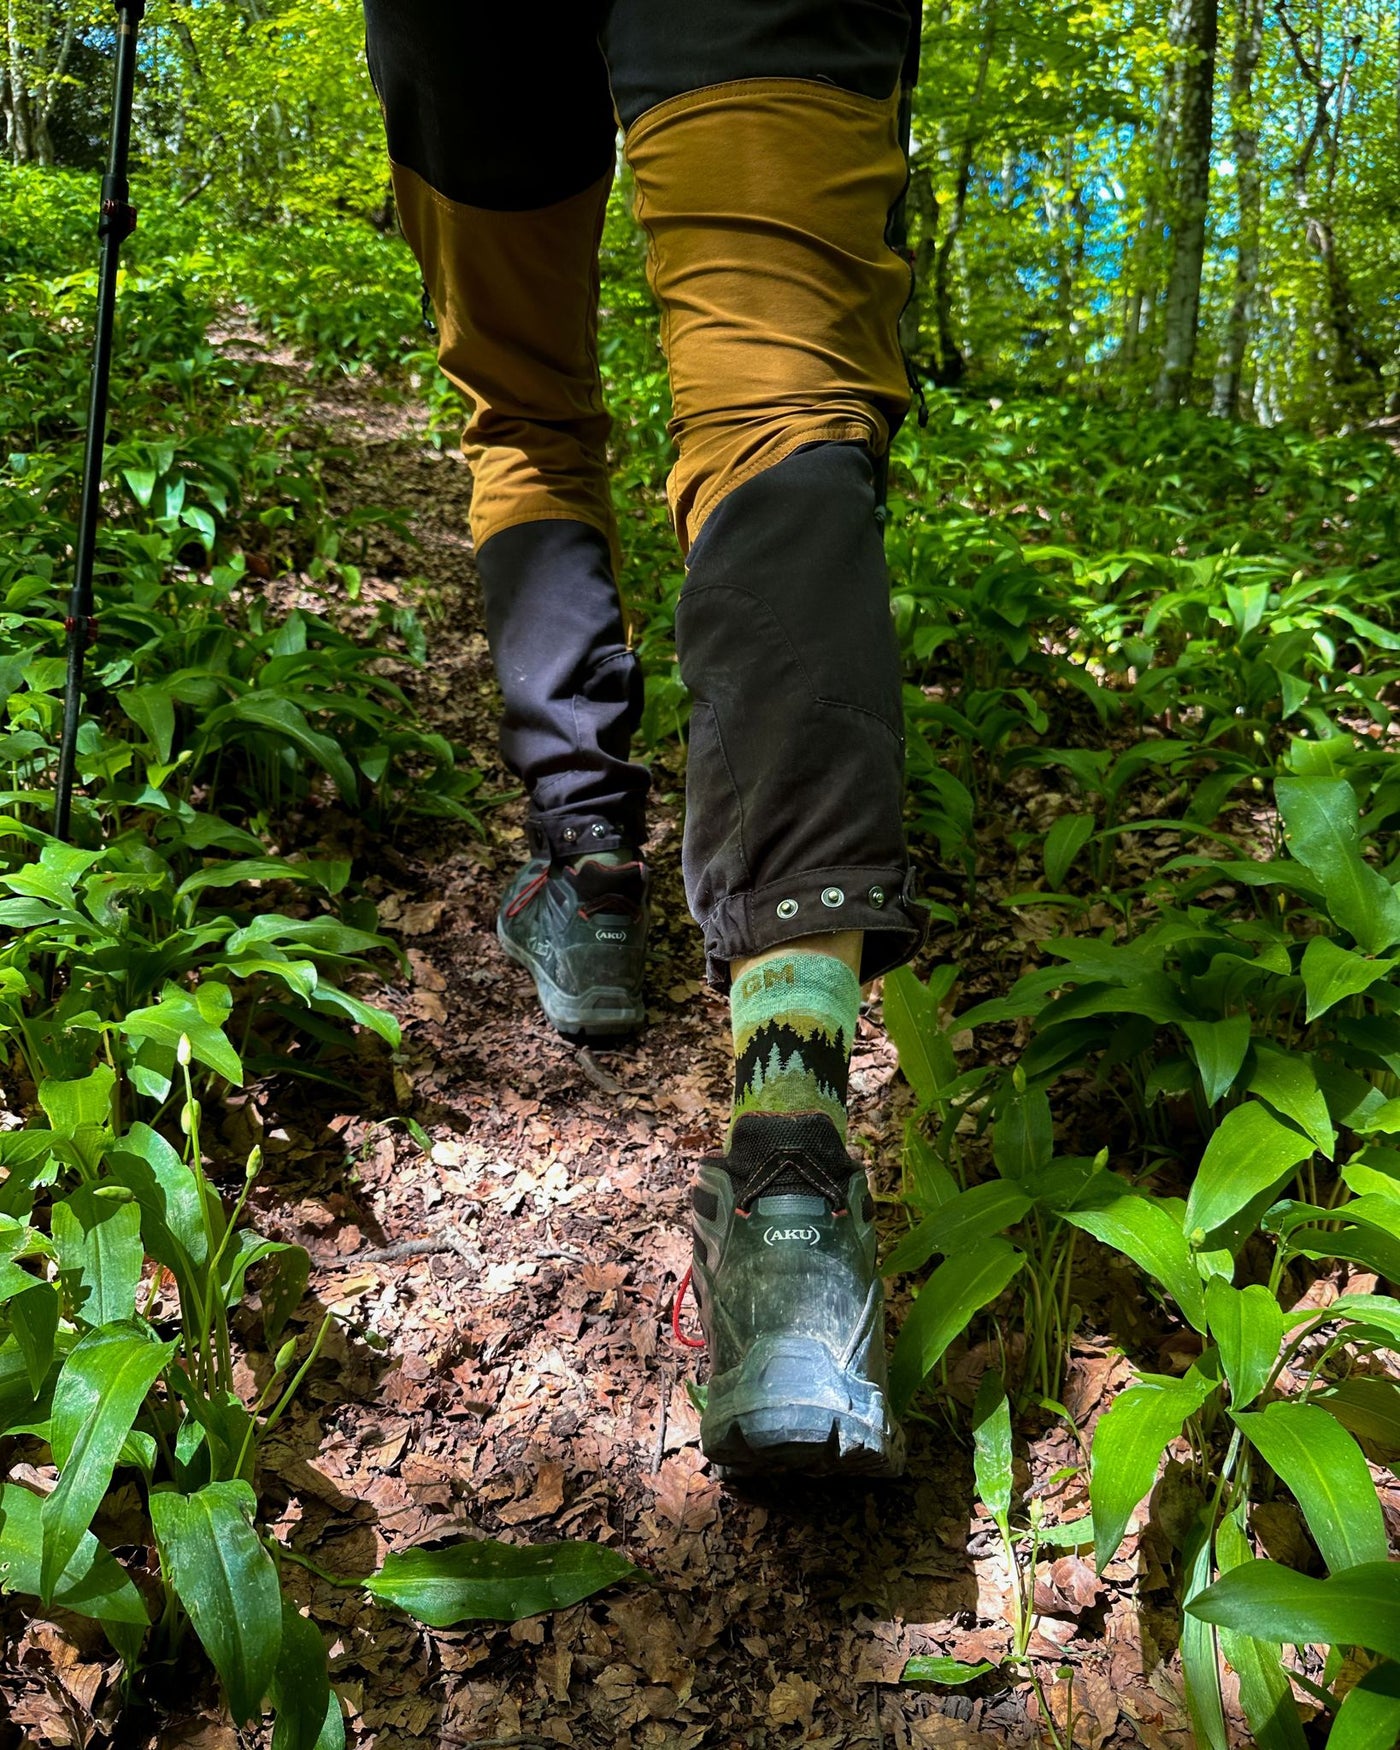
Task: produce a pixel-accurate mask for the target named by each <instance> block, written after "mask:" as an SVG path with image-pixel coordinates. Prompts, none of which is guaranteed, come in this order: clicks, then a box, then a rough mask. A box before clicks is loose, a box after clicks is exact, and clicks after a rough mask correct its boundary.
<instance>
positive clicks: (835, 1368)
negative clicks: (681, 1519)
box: [700, 1336, 904, 1478]
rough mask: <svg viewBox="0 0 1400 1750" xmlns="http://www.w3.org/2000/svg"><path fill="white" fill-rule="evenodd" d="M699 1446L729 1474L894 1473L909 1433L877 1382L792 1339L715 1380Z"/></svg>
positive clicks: (810, 1342) (814, 1345)
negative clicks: (895, 1418)
mask: <svg viewBox="0 0 1400 1750" xmlns="http://www.w3.org/2000/svg"><path fill="white" fill-rule="evenodd" d="M700 1450H701V1451H702V1452H703V1453H704V1454H705V1456H706V1458H708V1459H709V1460H710V1462H711V1463H712V1464H714V1465H717V1466H718V1467H720V1470H721V1472H722V1474H723V1475H724V1476H725V1477H736V1478H737V1477H757V1476H773V1475H781V1474H788V1475H801V1476H815V1477H845V1476H850V1477H897V1476H900V1475H902V1474H903V1471H904V1438H903V1435H902V1434H901V1432H900V1430H899V1429H898V1428H897V1427H896V1425H895V1423H894V1421H893V1419H892V1418H891V1416H890V1413H889V1406H888V1403H887V1401H886V1398H885V1393H884V1391H883V1390H882V1388H881V1387H880V1385H878V1384H877V1383H876V1382H875V1381H874V1380H872V1379H867V1378H866V1377H865V1376H864V1375H863V1374H861V1373H859V1372H857V1371H855V1370H854V1369H850V1368H842V1367H841V1366H839V1364H838V1363H837V1361H836V1359H835V1357H834V1356H833V1355H832V1353H831V1351H830V1350H829V1349H828V1348H827V1346H826V1345H825V1344H824V1343H822V1342H819V1341H818V1340H817V1339H816V1338H811V1337H796V1336H789V1337H783V1338H779V1339H777V1340H776V1341H774V1342H772V1343H770V1344H768V1345H766V1346H765V1348H764V1351H763V1353H762V1354H761V1355H759V1354H758V1352H754V1353H752V1354H750V1355H749V1357H748V1358H747V1359H746V1361H745V1363H744V1364H743V1366H741V1367H737V1368H735V1369H733V1371H732V1372H730V1373H728V1374H723V1375H721V1376H720V1377H719V1378H717V1379H714V1380H712V1381H711V1382H710V1388H709V1394H708V1397H707V1400H706V1407H705V1413H704V1415H703V1417H702V1418H701V1421H700Z"/></svg>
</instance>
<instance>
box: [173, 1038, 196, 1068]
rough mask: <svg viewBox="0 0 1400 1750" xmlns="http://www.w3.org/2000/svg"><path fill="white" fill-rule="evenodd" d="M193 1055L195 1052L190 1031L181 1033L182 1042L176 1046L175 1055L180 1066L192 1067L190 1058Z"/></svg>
mask: <svg viewBox="0 0 1400 1750" xmlns="http://www.w3.org/2000/svg"><path fill="white" fill-rule="evenodd" d="M193 1056H194V1052H193V1051H192V1050H191V1048H190V1036H189V1034H188V1033H182V1034H181V1035H180V1043H179V1044H178V1045H177V1046H176V1047H175V1057H176V1060H177V1061H178V1063H179V1065H180V1068H181V1069H188V1068H189V1067H190V1059H191V1058H192V1057H193Z"/></svg>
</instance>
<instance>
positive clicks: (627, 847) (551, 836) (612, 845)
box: [525, 807, 646, 862]
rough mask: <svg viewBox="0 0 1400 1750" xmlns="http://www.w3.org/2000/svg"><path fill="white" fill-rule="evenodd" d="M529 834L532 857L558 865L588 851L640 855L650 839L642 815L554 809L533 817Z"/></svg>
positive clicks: (526, 825) (526, 824)
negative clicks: (562, 859) (566, 859)
mask: <svg viewBox="0 0 1400 1750" xmlns="http://www.w3.org/2000/svg"><path fill="white" fill-rule="evenodd" d="M525 830H526V833H527V835H528V838H529V844H530V854H531V856H534V857H548V858H550V859H551V861H555V862H557V861H559V860H560V859H561V858H564V857H578V856H582V855H583V854H584V852H586V851H636V852H640V851H641V848H642V841H643V840H644V839H645V838H646V821H645V820H644V819H643V817H642V815H641V813H640V812H637V813H633V814H628V815H626V816H619V815H605V814H601V813H599V812H598V811H597V810H589V809H586V808H585V809H579V808H577V807H575V808H552V809H549V810H547V811H546V812H544V813H542V814H531V815H530V817H529V819H528V820H527V821H526V823H525Z"/></svg>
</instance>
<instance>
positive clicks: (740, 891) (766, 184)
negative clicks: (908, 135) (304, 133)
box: [365, 0, 919, 984]
mask: <svg viewBox="0 0 1400 1750" xmlns="http://www.w3.org/2000/svg"><path fill="white" fill-rule="evenodd" d="M365 11H366V19H367V25H368V42H369V58H370V68H371V72H372V74H373V77H374V81H375V86H376V89H377V90H378V92H379V96H380V99H381V102H382V104H383V106H384V112H385V123H386V129H387V132H388V139H389V151H390V157H391V160H392V163H393V174H394V185H395V191H396V195H397V199H398V204H399V210H400V213H401V215H402V219H403V225H404V230H405V232H406V234H407V236H408V238H409V241H410V243H411V245H412V247H413V249H414V253H415V254H416V256H417V258H418V261H419V263H420V265H421V267H422V270H423V276H424V281H425V284H426V286H427V289H428V292H429V295H430V297H431V299H432V302H433V306H434V309H435V311H436V315H437V322H438V328H439V333H440V344H439V356H440V360H441V363H442V366H443V369H444V371H445V372H446V373H447V375H448V376H449V377H450V378H451V379H452V380H453V381H454V382H455V383H456V384H457V385H458V386H459V387H460V388H461V390H462V391H463V393H464V395H465V396H466V397H467V399H468V401H469V402H470V404H471V408H472V412H471V417H470V420H469V423H468V425H467V428H466V433H465V436H464V441H463V447H464V450H465V452H466V455H467V458H468V460H469V462H470V463H471V467H472V471H473V476H474V482H475V484H474V489H473V500H472V533H473V537H474V541H475V545H476V549H477V556H478V564H479V567H480V571H481V575H482V580H483V587H484V591H485V595H486V608H487V629H488V635H489V637H490V641H491V645H492V652H493V657H494V660H495V663H496V669H497V674H498V677H499V679H500V682H501V686H502V691H503V694H504V696H505V718H504V721H503V727H502V747H503V751H504V754H505V757H506V760H507V763H508V764H509V765H510V766H511V767H512V769H513V770H515V771H516V772H517V773H518V774H519V775H520V776H521V777H522V778H523V779H524V781H525V783H526V785H527V787H528V788H529V791H530V795H531V802H532V817H531V818H532V829H533V832H534V835H535V839H536V843H537V844H538V845H539V846H541V847H544V846H548V848H549V850H550V852H551V853H552V854H555V855H563V854H568V852H570V851H572V850H575V849H579V848H581V847H582V845H583V844H584V843H587V844H590V845H595V846H598V847H600V848H608V847H612V846H616V845H618V844H621V843H630V844H633V845H636V844H639V843H640V840H641V837H642V834H643V832H644V830H645V829H644V819H643V804H644V799H645V794H646V787H647V775H646V772H645V769H644V768H643V767H641V766H640V765H638V764H636V763H635V762H633V761H632V760H631V759H630V757H629V741H630V736H631V733H632V730H633V729H634V728H635V726H636V722H637V720H638V716H639V712H640V704H641V690H640V683H639V680H638V676H637V674H636V668H635V662H634V659H633V658H632V656H631V653H630V651H629V650H628V649H627V647H626V640H625V637H624V634H623V630H622V619H621V612H620V608H619V605H618V597H617V590H616V576H617V567H618V560H619V555H618V547H617V534H616V522H615V518H614V511H613V500H612V493H611V490H610V485H609V478H608V456H607V440H608V432H609V420H608V415H607V412H606V410H605V408H604V406H603V399H602V391H601V384H600V379H599V371H598V360H597V338H598V260H597V258H598V247H599V242H600V238H601V234H602V227H603V220H604V213H605V208H606V202H607V196H608V190H609V187H610V185H611V181H612V175H613V167H614V157H615V150H616V128H617V126H618V125H619V124H620V125H621V127H622V129H623V152H624V155H625V157H626V159H627V162H628V165H629V166H630V168H631V171H632V175H633V179H634V184H635V207H636V213H637V216H638V218H639V220H640V222H641V224H642V226H643V228H644V230H645V233H646V238H647V246H648V271H649V277H650V281H651V286H652V290H653V292H654V294H655V296H656V299H657V301H658V303H659V305H660V309H661V316H662V342H663V346H664V349H665V352H666V357H667V363H668V367H669V371H670V379H671V392H672V402H673V414H672V419H671V423H670V432H671V436H672V438H673V439H674V441H675V445H676V452H677V455H676V462H675V466H674V468H673V470H672V473H671V477H670V481H669V488H668V491H669V500H670V507H671V514H672V520H673V522H674V525H675V529H676V533H677V536H678V538H679V541H680V545H681V550H682V553H683V554H684V555H685V557H686V580H685V584H684V587H683V589H682V592H681V598H680V605H679V608H678V610H677V616H676V638H677V650H678V655H679V659H680V664H681V672H682V676H683V678H684V680H685V682H686V685H687V687H688V688H689V690H690V693H691V697H692V716H691V731H690V747H689V762H688V774H687V822H686V832H685V844H684V853H683V860H684V867H685V878H686V891H687V897H688V900H689V902H690V905H691V909H692V911H693V912H694V914H695V916H696V918H697V919H698V921H699V922H700V924H701V925H702V927H703V929H704V931H705V937H706V947H707V954H708V962H709V968H710V973H711V976H712V977H713V978H714V979H715V980H716V982H719V983H721V984H722V983H723V982H724V981H725V978H726V976H727V966H728V963H729V961H730V960H732V959H735V958H738V957H740V956H743V955H748V954H753V953H755V952H758V951H760V950H762V949H763V948H765V947H769V946H772V945H773V944H775V943H777V942H781V941H784V940H787V939H790V938H793V937H796V936H801V935H807V934H810V933H812V932H814V931H822V930H851V929H858V930H864V931H866V932H867V936H866V944H867V945H866V959H865V964H864V967H863V969H862V970H863V974H864V976H866V977H871V976H874V974H876V973H878V972H881V971H884V970H886V969H887V968H888V967H890V966H892V965H895V964H898V963H899V962H900V961H901V960H903V959H906V958H907V957H908V955H909V954H910V953H911V952H912V950H913V947H914V945H915V943H916V941H917V939H918V934H919V923H918V917H917V913H916V912H915V911H914V910H913V909H912V906H911V899H910V881H909V871H908V863H907V857H906V854H905V849H904V842H903V834H902V826H901V793H902V783H903V736H902V712H901V703H900V682H899V668H898V659H897V651H896V646H895V640H894V634H893V629H892V625H891V621H890V614H889V599H888V581H887V577H886V573H885V568H884V561H883V555H882V552H881V543H880V534H879V528H878V523H877V519H876V515H875V510H876V502H875V499H876V493H875V485H874V477H875V465H876V463H877V462H878V459H879V458H880V457H882V456H883V454H884V453H885V451H886V450H887V448H888V445H889V441H890V438H891V436H892V434H893V432H894V430H895V429H896V428H897V427H898V424H899V422H900V420H901V419H902V417H903V415H904V412H905V410H906V408H907V405H908V382H907V376H906V371H905V367H904V362H903V359H902V357H901V354H900V350H899V345H898V340H897V332H896V331H897V322H898V317H899V312H900V310H901V308H902V306H903V303H904V301H905V299H906V297H907V295H908V289H909V281H908V270H907V268H906V266H905V264H904V263H903V262H902V261H901V260H900V259H899V258H898V257H897V256H896V255H895V254H894V252H893V251H892V250H890V249H889V247H888V246H887V244H886V241H885V230H886V221H887V216H888V213H889V210H890V208H891V206H892V205H893V204H894V202H895V201H896V200H897V199H898V197H899V195H900V193H901V191H902V189H903V186H904V182H905V174H906V173H905V165H904V160H903V155H902V153H901V151H900V148H899V143H898V135H897V125H896V110H897V102H898V92H899V85H900V79H901V72H902V70H903V69H905V68H906V67H907V65H908V61H909V56H910V48H911V41H910V39H911V16H916V15H917V8H915V9H914V13H913V14H911V9H910V6H909V4H908V0H688V3H686V4H679V3H671V0H584V3H580V4H573V5H567V6H555V5H545V6H533V7H527V6H518V7H516V8H513V9H511V8H502V7H500V6H494V5H493V6H491V7H487V6H484V5H481V4H478V3H476V0H366V6H365Z"/></svg>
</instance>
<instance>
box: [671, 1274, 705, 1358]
mask: <svg viewBox="0 0 1400 1750" xmlns="http://www.w3.org/2000/svg"><path fill="white" fill-rule="evenodd" d="M694 1274H695V1266H694V1264H691V1265H690V1266H689V1267H688V1268H687V1270H686V1273H685V1275H684V1276H682V1277H681V1285H680V1287H679V1288H678V1289H677V1290H676V1298H675V1299H674V1300H673V1301H672V1302H671V1335H672V1336H673V1337H674V1338H675V1339H676V1341H677V1342H678V1343H683V1344H684V1345H685V1347H686V1348H687V1349H703V1348H704V1347H705V1339H704V1338H703V1337H687V1336H686V1334H685V1332H684V1331H683V1330H682V1329H681V1307H682V1305H683V1304H684V1302H685V1297H686V1291H687V1290H688V1289H689V1287H690V1279H691V1277H692V1276H693V1275H694Z"/></svg>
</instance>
